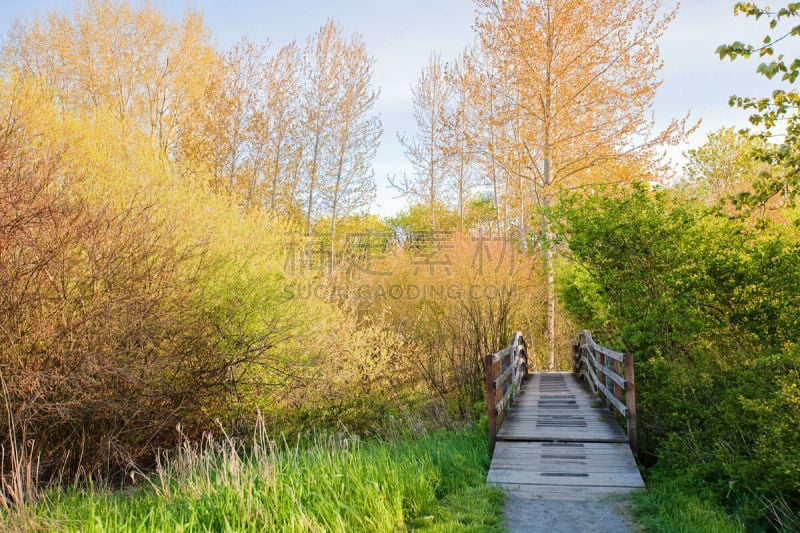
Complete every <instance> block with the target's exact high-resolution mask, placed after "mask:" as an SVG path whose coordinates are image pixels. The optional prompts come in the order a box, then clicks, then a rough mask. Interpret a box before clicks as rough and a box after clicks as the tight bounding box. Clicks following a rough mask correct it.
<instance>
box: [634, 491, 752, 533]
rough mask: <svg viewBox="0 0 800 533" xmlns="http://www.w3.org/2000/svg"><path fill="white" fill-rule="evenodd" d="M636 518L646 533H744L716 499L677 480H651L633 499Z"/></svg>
mask: <svg viewBox="0 0 800 533" xmlns="http://www.w3.org/2000/svg"><path fill="white" fill-rule="evenodd" d="M633 503H634V508H633V511H634V515H635V516H636V518H637V520H638V521H639V523H640V525H641V527H642V529H643V531H647V532H654V533H655V532H658V533H743V532H744V531H745V526H744V524H743V523H742V522H741V521H740V520H738V519H737V518H736V517H731V516H729V515H728V514H727V513H726V512H725V509H724V508H722V507H721V506H720V505H719V504H718V503H717V502H716V501H715V498H714V497H713V496H712V495H710V494H706V493H704V492H703V491H702V490H700V491H698V489H697V487H690V486H687V485H686V484H684V483H681V482H679V481H677V480H670V479H663V480H662V479H649V480H648V482H647V490H646V491H642V492H638V493H636V494H635V495H634V496H633Z"/></svg>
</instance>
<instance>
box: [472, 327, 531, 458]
mask: <svg viewBox="0 0 800 533" xmlns="http://www.w3.org/2000/svg"><path fill="white" fill-rule="evenodd" d="M483 365H484V372H485V375H486V408H487V411H488V414H489V453H490V454H493V453H494V444H495V441H496V440H497V431H498V430H499V429H500V426H501V425H503V420H505V414H506V411H507V410H508V407H509V406H510V405H511V402H512V401H514V396H515V395H516V394H517V393H518V392H519V390H520V387H521V386H522V381H523V380H524V379H525V376H526V375H527V374H528V345H527V343H526V342H525V338H524V337H523V336H522V333H520V332H519V331H518V332H516V333H514V337H513V338H512V340H511V345H510V346H508V347H507V348H503V349H502V350H500V351H499V352H496V353H493V354H488V355H487V356H486V357H485V358H484V361H483Z"/></svg>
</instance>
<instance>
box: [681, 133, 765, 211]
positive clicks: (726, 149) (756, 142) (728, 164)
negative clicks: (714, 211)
mask: <svg viewBox="0 0 800 533" xmlns="http://www.w3.org/2000/svg"><path fill="white" fill-rule="evenodd" d="M762 147H763V142H761V141H760V139H757V138H753V137H750V136H749V135H746V134H744V133H741V132H739V131H736V130H735V129H734V128H721V129H719V130H717V131H713V132H711V133H709V134H708V137H707V139H706V142H705V143H704V144H703V145H702V146H699V147H698V148H694V149H692V150H689V151H688V152H687V153H686V155H687V157H688V160H687V163H686V174H687V177H688V178H689V180H690V181H689V186H690V187H692V188H693V189H694V190H695V191H696V192H697V193H698V194H699V195H700V196H701V197H703V198H705V199H707V200H708V201H710V202H720V201H725V200H727V199H729V198H731V197H733V196H734V195H737V194H739V193H744V192H746V191H749V190H751V183H752V182H754V181H756V180H757V179H759V177H760V176H762V175H763V174H764V173H767V172H768V170H769V166H768V165H766V164H765V163H763V162H760V161H758V160H756V159H754V158H753V152H754V151H755V150H756V149H759V148H762Z"/></svg>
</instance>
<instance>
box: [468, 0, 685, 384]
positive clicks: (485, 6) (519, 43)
mask: <svg viewBox="0 0 800 533" xmlns="http://www.w3.org/2000/svg"><path fill="white" fill-rule="evenodd" d="M477 4H478V7H479V11H480V15H479V19H478V21H477V23H476V28H477V31H478V34H479V36H480V39H481V41H482V44H483V46H485V47H486V48H487V49H489V50H491V51H492V53H493V54H495V55H496V56H497V57H498V60H499V61H500V63H501V65H502V68H501V71H502V72H503V73H504V75H505V76H504V77H505V79H504V80H503V83H502V85H501V86H502V90H503V92H504V94H503V102H504V104H505V105H509V106H512V107H513V108H514V111H515V112H517V113H519V118H520V120H521V128H520V129H519V131H518V134H519V138H518V139H517V140H516V142H517V143H518V147H519V149H520V151H521V157H520V160H519V163H520V165H521V166H520V172H521V173H522V175H523V177H524V179H525V180H527V181H529V182H530V183H531V184H532V189H533V192H534V199H533V200H534V201H535V202H536V204H537V206H538V207H539V208H541V210H540V212H541V213H542V214H541V216H540V224H541V231H542V233H543V235H544V236H545V237H549V236H550V233H551V230H550V220H549V219H548V216H547V209H548V208H549V207H550V206H552V205H553V203H554V201H555V199H556V197H557V195H558V193H559V191H560V190H563V189H564V188H566V187H569V186H572V185H575V184H577V183H580V182H581V181H582V179H584V177H585V174H586V171H587V169H591V168H592V167H595V166H598V165H602V164H604V163H607V162H612V161H619V160H620V159H624V158H627V159H638V160H640V161H641V160H651V158H652V157H653V155H654V151H653V150H654V148H655V147H657V146H662V145H664V144H665V143H670V142H676V141H677V140H678V138H680V137H681V136H682V135H683V134H684V133H685V128H684V126H685V124H684V123H681V122H678V121H673V122H672V123H671V124H670V125H669V126H668V127H667V128H666V129H665V130H663V131H661V132H658V133H656V134H653V133H652V131H653V124H652V120H651V119H650V115H649V112H650V110H651V109H652V105H653V99H654V97H655V92H656V89H657V88H658V86H659V85H660V81H659V79H658V76H657V75H658V71H659V69H660V68H661V65H662V62H661V59H660V55H659V49H658V46H657V44H656V43H657V40H658V38H659V37H660V36H661V35H662V34H663V32H664V30H665V29H666V27H667V25H668V23H669V22H670V21H671V20H672V19H673V18H674V15H675V12H674V11H672V12H668V13H666V14H664V15H661V14H659V7H660V1H659V0H645V1H643V2H641V1H640V2H633V1H631V0H626V1H622V2H620V1H610V0H601V1H597V2H585V1H582V0H477ZM507 166H508V165H507ZM547 240H549V239H547ZM543 258H544V268H545V271H546V277H547V285H548V290H547V303H546V307H547V317H548V318H547V335H548V337H549V352H550V353H549V366H550V368H551V369H552V368H554V366H555V334H554V332H555V294H554V271H553V261H552V259H553V257H552V250H551V249H550V248H549V246H545V247H544V250H543Z"/></svg>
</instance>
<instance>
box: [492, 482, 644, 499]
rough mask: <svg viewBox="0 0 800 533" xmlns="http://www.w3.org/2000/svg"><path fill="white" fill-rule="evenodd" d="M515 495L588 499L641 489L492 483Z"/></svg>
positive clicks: (534, 497)
mask: <svg viewBox="0 0 800 533" xmlns="http://www.w3.org/2000/svg"><path fill="white" fill-rule="evenodd" d="M493 485H495V486H497V487H500V488H501V489H503V490H505V491H507V492H512V493H514V495H515V496H519V497H522V498H524V499H530V500H561V501H589V500H595V499H598V498H606V497H609V496H615V495H625V494H630V493H631V492H634V491H637V490H641V489H640V488H637V487H575V486H568V485H564V486H560V487H559V486H554V485H536V484H528V483H525V484H520V483H493Z"/></svg>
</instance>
